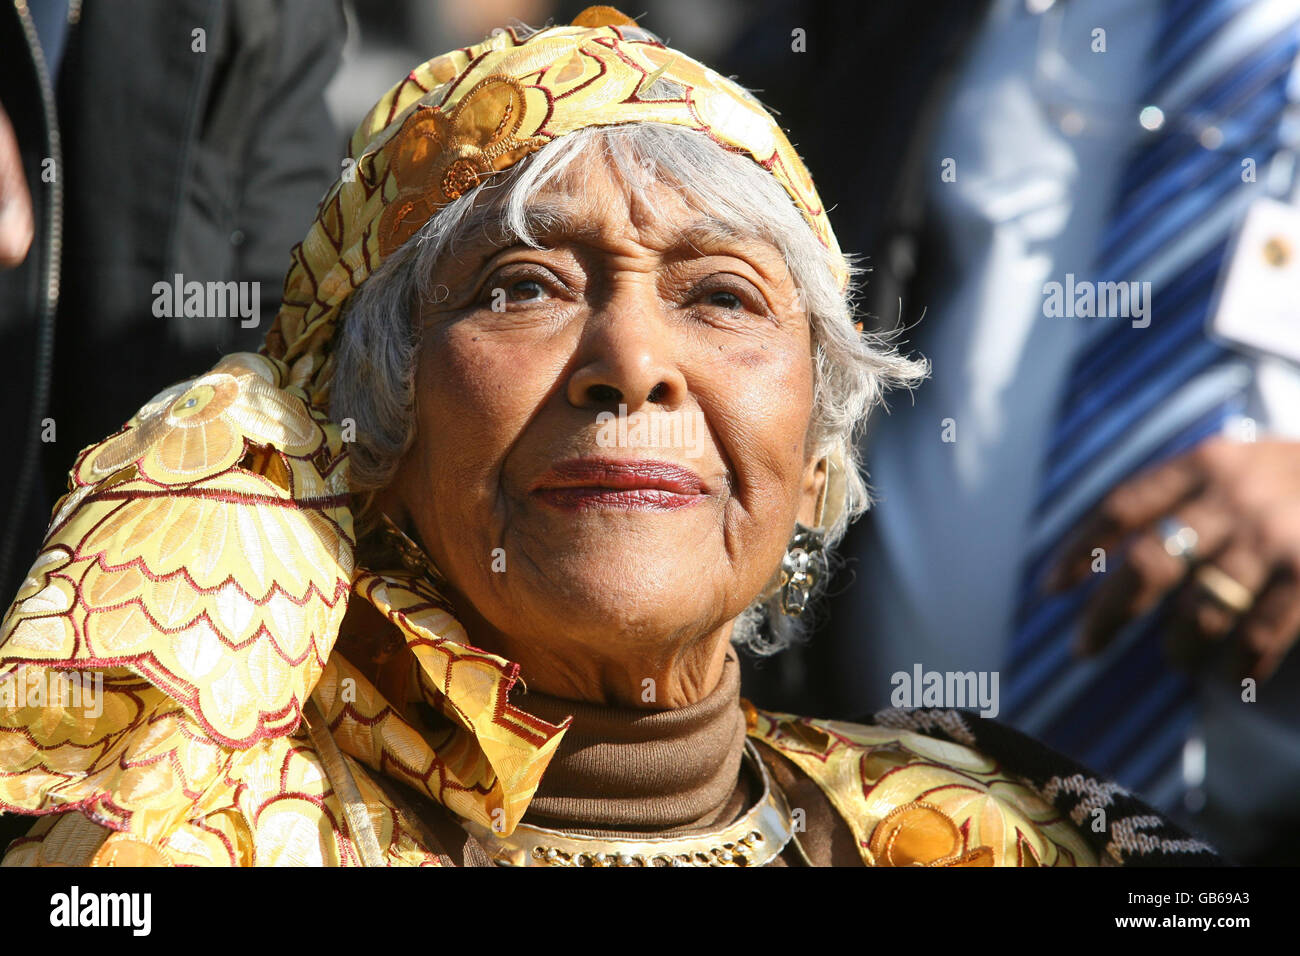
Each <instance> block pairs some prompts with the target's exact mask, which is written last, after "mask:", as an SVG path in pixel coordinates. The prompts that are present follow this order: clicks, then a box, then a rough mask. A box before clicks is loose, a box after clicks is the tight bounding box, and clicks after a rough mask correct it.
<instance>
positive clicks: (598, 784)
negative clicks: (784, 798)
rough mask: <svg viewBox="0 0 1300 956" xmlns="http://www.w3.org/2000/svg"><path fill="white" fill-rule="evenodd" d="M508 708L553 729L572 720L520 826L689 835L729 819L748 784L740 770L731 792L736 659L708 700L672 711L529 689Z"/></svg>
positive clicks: (741, 726) (737, 736)
mask: <svg viewBox="0 0 1300 956" xmlns="http://www.w3.org/2000/svg"><path fill="white" fill-rule="evenodd" d="M516 704H517V706H519V707H521V708H522V709H524V710H526V711H528V712H529V713H531V714H533V715H534V716H537V717H540V718H542V719H543V720H545V721H548V722H550V723H553V724H558V723H561V722H562V721H563V720H564V718H565V717H568V716H572V717H573V723H572V724H571V725H570V727H569V729H568V730H567V731H566V732H565V734H564V739H563V740H562V741H561V742H560V746H559V749H558V750H557V751H556V753H555V756H554V757H553V758H552V759H551V763H550V765H549V766H548V767H547V768H546V773H545V774H543V776H542V782H541V784H540V785H539V786H538V788H537V795H536V796H535V797H533V801H532V803H530V804H529V806H528V812H527V813H526V814H525V815H524V822H525V823H532V824H536V825H537V826H544V827H555V828H562V829H582V830H584V831H593V832H594V831H596V830H620V831H628V830H641V831H644V830H657V831H660V832H661V833H663V832H677V831H681V832H689V831H690V830H692V829H694V828H696V827H704V828H707V827H708V826H710V825H711V824H714V823H716V822H718V821H719V819H720V818H721V817H728V819H727V820H723V821H722V822H723V823H724V824H725V823H726V822H729V820H730V819H734V818H735V816H736V815H737V814H735V813H732V814H730V815H729V811H731V810H732V809H733V808H732V807H731V804H733V803H736V802H742V803H743V800H744V797H745V796H746V793H745V791H746V789H747V788H746V787H745V786H743V783H744V782H751V783H752V782H753V781H752V774H749V773H747V774H746V775H745V778H744V781H742V786H737V780H739V779H741V774H740V768H741V760H742V758H743V756H744V752H745V713H744V711H743V710H741V708H740V664H739V662H738V661H737V659H736V656H735V654H734V652H730V653H728V655H727V660H726V662H725V664H724V665H723V669H722V678H721V680H720V681H719V682H718V686H717V687H716V688H715V689H714V690H713V692H712V693H710V694H709V695H708V696H706V697H704V698H703V699H701V700H699V701H696V702H695V703H693V704H689V705H688V706H686V707H680V708H677V709H675V710H660V711H651V710H639V709H635V708H622V707H601V706H597V705H594V704H588V703H582V702H580V701H573V700H564V699H562V698H559V697H551V696H550V695H548V694H539V693H537V692H535V691H534V692H530V693H528V694H526V695H524V696H522V697H520V698H518V700H517V701H516ZM736 797H739V798H740V800H739V801H737V800H736V799H734V798H736ZM747 808H748V805H746V806H743V807H739V808H735V809H738V810H739V811H740V812H743V811H744V810H745V809H747ZM728 815H729V816H728Z"/></svg>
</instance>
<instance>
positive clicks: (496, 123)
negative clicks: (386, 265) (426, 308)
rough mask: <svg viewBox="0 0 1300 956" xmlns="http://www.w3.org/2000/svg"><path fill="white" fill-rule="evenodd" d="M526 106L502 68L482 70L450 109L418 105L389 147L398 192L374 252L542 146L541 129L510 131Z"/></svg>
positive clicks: (407, 236) (405, 236) (415, 229)
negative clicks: (537, 132)
mask: <svg viewBox="0 0 1300 956" xmlns="http://www.w3.org/2000/svg"><path fill="white" fill-rule="evenodd" d="M524 112H525V108H524V93H523V89H522V88H521V87H520V85H519V81H518V80H515V79H513V78H512V77H508V76H489V77H487V78H486V79H484V80H483V81H482V82H480V83H479V84H478V85H477V86H475V87H474V89H472V90H471V91H470V92H469V93H467V94H466V95H465V98H464V99H462V100H461V101H460V102H459V103H458V104H457V105H456V107H455V109H453V110H452V111H451V112H450V113H445V112H443V111H442V110H441V109H439V108H438V107H436V106H417V107H416V108H415V110H414V111H413V112H412V113H411V115H410V116H408V117H407V118H406V120H405V122H403V123H402V128H401V129H400V130H399V131H398V133H397V135H396V136H395V137H394V139H393V141H392V143H391V144H390V145H389V147H388V148H389V149H390V151H391V153H392V160H391V163H390V166H389V169H390V171H391V174H392V176H393V178H394V179H395V180H396V181H397V185H398V193H397V198H396V199H394V200H393V201H392V202H391V203H390V204H389V205H388V206H387V207H386V208H385V209H384V213H383V216H382V217H380V222H379V249H380V253H381V254H382V255H384V256H387V255H389V254H390V253H391V252H392V251H393V250H394V249H396V248H397V247H398V246H400V245H402V243H404V242H406V241H407V240H408V239H410V238H411V237H412V236H413V235H415V233H416V232H418V231H419V229H420V227H421V226H423V225H424V224H425V223H426V222H428V221H429V219H430V218H431V217H432V216H433V214H434V213H435V212H437V211H438V209H439V208H440V207H442V206H444V205H446V204H447V203H449V202H451V201H452V200H454V199H458V198H460V197H461V196H463V195H464V194H465V193H467V192H469V191H470V190H471V189H473V188H474V187H475V186H477V185H478V184H479V183H480V182H481V181H482V179H483V177H484V176H486V175H488V174H490V173H492V172H495V171H497V170H501V169H506V168H508V167H510V166H513V165H514V164H515V163H516V162H518V161H519V160H520V159H522V158H523V157H524V156H526V155H527V154H528V153H531V152H534V151H536V150H538V149H541V148H542V147H543V146H545V145H546V144H547V142H549V140H547V139H546V138H545V137H542V136H529V137H526V138H525V139H518V138H516V136H515V134H516V133H517V132H518V131H519V127H520V126H521V125H522V124H523V121H524Z"/></svg>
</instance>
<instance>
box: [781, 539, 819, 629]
mask: <svg viewBox="0 0 1300 956" xmlns="http://www.w3.org/2000/svg"><path fill="white" fill-rule="evenodd" d="M794 529H795V530H794V537H792V538H791V539H790V544H789V546H788V547H787V548H786V550H785V556H784V557H783V558H781V610H782V611H783V612H785V614H787V615H789V616H790V617H798V616H799V615H800V614H802V613H803V612H804V610H805V609H806V608H807V606H808V596H809V594H811V593H812V589H813V588H814V587H815V586H816V584H817V582H818V581H819V580H821V576H822V574H824V573H825V570H826V550H825V537H824V535H823V533H822V532H821V531H820V530H817V529H815V528H809V527H807V526H805V525H802V524H799V523H797V522H796V523H795V526H794Z"/></svg>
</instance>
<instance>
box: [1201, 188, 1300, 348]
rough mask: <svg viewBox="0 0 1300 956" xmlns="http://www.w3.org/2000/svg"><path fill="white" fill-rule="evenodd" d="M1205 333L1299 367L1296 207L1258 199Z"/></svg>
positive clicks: (1299, 224) (1299, 214)
mask: <svg viewBox="0 0 1300 956" xmlns="http://www.w3.org/2000/svg"><path fill="white" fill-rule="evenodd" d="M1208 332H1209V335H1210V337H1211V338H1214V339H1217V340H1218V341H1220V342H1222V343H1223V344H1225V345H1229V346H1232V347H1236V348H1240V349H1244V350H1246V351H1254V352H1264V353H1267V354H1269V355H1277V356H1281V357H1282V358H1285V359H1288V360H1289V361H1291V362H1294V363H1296V364H1297V365H1300V207H1296V206H1292V205H1289V204H1288V203H1284V202H1280V201H1278V200H1276V199H1257V200H1255V201H1254V202H1252V203H1251V204H1250V206H1249V207H1248V208H1247V210H1246V216H1245V218H1244V219H1243V221H1242V223H1241V228H1240V229H1239V231H1238V233H1237V238H1236V240H1235V241H1234V243H1233V246H1232V250H1231V252H1230V253H1229V255H1228V259H1227V260H1226V262H1225V266H1224V273H1223V275H1222V277H1221V285H1220V290H1219V295H1218V299H1217V302H1216V304H1215V306H1214V308H1213V309H1212V310H1211V312H1210V319H1209V326H1208Z"/></svg>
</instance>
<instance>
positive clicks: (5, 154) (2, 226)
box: [0, 106, 35, 269]
mask: <svg viewBox="0 0 1300 956" xmlns="http://www.w3.org/2000/svg"><path fill="white" fill-rule="evenodd" d="M34 235H35V227H34V225H33V220H32V195H31V193H30V192H28V191H27V177H26V176H24V175H23V157H22V154H21V153H20V152H19V151H18V137H17V136H15V135H14V127H13V124H12V123H10V122H9V114H8V113H6V112H5V109H4V107H3V106H0V269H11V268H13V267H14V266H16V265H19V264H20V263H21V262H22V261H23V260H24V259H25V258H27V250H28V249H29V248H31V245H32V237H33V236H34Z"/></svg>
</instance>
